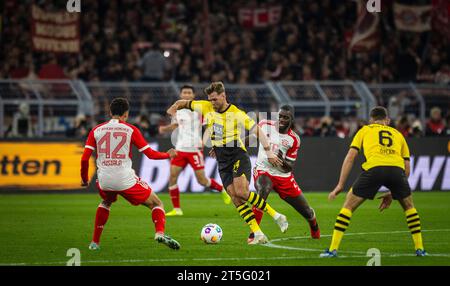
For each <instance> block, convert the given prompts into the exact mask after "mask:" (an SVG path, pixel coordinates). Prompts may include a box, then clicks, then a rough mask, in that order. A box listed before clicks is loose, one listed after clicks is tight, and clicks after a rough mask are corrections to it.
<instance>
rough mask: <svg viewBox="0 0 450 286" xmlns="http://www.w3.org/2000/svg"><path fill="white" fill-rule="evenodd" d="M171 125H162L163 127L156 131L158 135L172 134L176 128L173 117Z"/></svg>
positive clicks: (176, 123)
mask: <svg viewBox="0 0 450 286" xmlns="http://www.w3.org/2000/svg"><path fill="white" fill-rule="evenodd" d="M172 120H173V121H172V123H171V124H169V125H164V126H160V127H159V129H158V131H159V133H160V134H162V133H167V132H172V131H174V130H175V129H177V128H178V122H177V121H176V119H175V118H174V117H172Z"/></svg>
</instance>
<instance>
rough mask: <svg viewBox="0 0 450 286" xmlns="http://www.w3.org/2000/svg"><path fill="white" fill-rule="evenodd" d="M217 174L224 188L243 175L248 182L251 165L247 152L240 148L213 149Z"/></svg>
mask: <svg viewBox="0 0 450 286" xmlns="http://www.w3.org/2000/svg"><path fill="white" fill-rule="evenodd" d="M214 151H215V153H216V158H217V162H218V164H219V174H220V178H221V179H222V184H223V186H224V187H225V188H227V187H228V186H229V185H231V184H232V183H233V179H234V178H237V177H241V176H242V175H245V177H246V178H247V180H248V181H249V182H250V179H251V175H252V163H251V162H250V157H249V156H248V154H247V152H245V151H244V150H243V149H242V148H240V147H214Z"/></svg>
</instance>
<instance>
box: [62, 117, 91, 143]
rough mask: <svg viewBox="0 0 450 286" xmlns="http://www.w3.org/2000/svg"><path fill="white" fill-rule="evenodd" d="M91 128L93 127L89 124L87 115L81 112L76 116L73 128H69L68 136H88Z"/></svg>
mask: <svg viewBox="0 0 450 286" xmlns="http://www.w3.org/2000/svg"><path fill="white" fill-rule="evenodd" d="M91 128H92V127H91V125H90V124H89V122H88V120H87V118H86V116H85V115H84V114H81V113H80V114H78V115H77V116H76V117H75V122H74V126H73V128H69V129H67V131H66V136H68V137H76V138H86V137H87V136H88V133H89V131H90V130H91Z"/></svg>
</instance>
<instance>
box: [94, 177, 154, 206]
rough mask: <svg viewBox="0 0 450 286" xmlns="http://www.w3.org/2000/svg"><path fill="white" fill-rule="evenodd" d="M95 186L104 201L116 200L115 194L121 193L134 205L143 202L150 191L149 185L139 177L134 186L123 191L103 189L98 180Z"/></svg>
mask: <svg viewBox="0 0 450 286" xmlns="http://www.w3.org/2000/svg"><path fill="white" fill-rule="evenodd" d="M97 188H98V192H99V194H100V197H102V199H103V200H105V201H108V202H111V203H113V202H115V201H117V195H121V196H122V197H124V198H125V199H126V200H127V201H129V202H130V203H131V204H132V205H134V206H137V205H140V204H142V203H144V202H145V201H146V200H147V199H148V197H150V194H151V192H152V189H151V188H150V186H149V185H148V184H147V183H146V182H144V181H141V178H138V180H137V182H136V184H135V185H134V186H132V187H131V188H129V189H126V190H123V191H104V190H102V189H101V188H100V185H99V183H98V180H97Z"/></svg>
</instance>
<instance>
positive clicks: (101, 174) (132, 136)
mask: <svg viewBox="0 0 450 286" xmlns="http://www.w3.org/2000/svg"><path fill="white" fill-rule="evenodd" d="M129 109H130V105H129V103H128V101H127V100H126V99H125V98H115V99H114V100H113V101H112V102H111V105H110V115H111V117H112V119H111V120H109V121H107V122H104V123H102V124H99V125H97V126H96V127H94V128H93V129H92V131H91V132H90V133H89V136H88V138H87V141H86V145H85V149H84V153H83V157H82V159H81V179H82V185H83V186H87V185H88V180H89V178H88V167H89V158H90V157H91V155H92V152H93V151H95V150H96V151H97V177H98V180H97V188H98V191H99V194H100V196H101V197H102V199H103V201H102V202H101V203H100V205H99V206H98V208H97V213H96V215H95V228H94V235H93V238H92V242H91V244H90V245H89V249H90V250H99V249H100V236H101V234H102V231H103V228H104V226H105V224H106V222H107V221H108V217H109V211H110V208H111V205H112V204H113V203H114V202H115V201H116V200H117V196H118V195H120V196H122V197H123V198H125V199H126V200H127V201H128V202H130V203H131V204H132V205H135V206H137V205H143V206H146V207H148V208H149V209H151V211H152V220H153V223H154V224H155V240H156V241H158V242H160V243H163V244H165V245H167V246H168V247H170V248H172V249H179V248H180V244H179V243H178V242H177V241H176V240H174V239H172V238H171V237H170V236H168V235H166V234H164V230H165V223H166V218H165V212H164V208H163V204H162V202H161V200H160V199H159V198H158V196H157V195H156V194H155V193H154V192H152V189H151V188H150V187H149V186H148V185H147V183H145V182H144V181H141V179H140V178H139V177H137V176H136V174H135V172H134V170H133V169H132V161H131V147H132V145H134V146H136V147H137V148H138V149H139V152H142V153H144V154H145V155H146V156H147V157H148V158H150V159H154V160H163V159H169V158H173V157H175V156H176V151H175V150H173V149H170V150H169V151H167V153H165V152H157V151H154V150H152V149H151V148H150V146H149V145H148V143H147V141H145V139H144V137H143V136H142V133H141V132H140V131H139V129H137V128H136V127H135V126H133V125H131V124H128V123H126V121H127V119H128V110H129Z"/></svg>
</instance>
